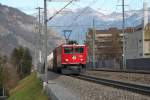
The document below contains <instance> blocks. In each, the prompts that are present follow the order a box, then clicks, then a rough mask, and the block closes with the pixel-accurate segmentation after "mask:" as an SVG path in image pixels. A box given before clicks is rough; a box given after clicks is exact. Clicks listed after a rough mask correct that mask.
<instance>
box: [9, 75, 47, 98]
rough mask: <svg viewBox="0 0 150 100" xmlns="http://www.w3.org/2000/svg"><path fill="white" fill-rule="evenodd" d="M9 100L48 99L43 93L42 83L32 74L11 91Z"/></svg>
mask: <svg viewBox="0 0 150 100" xmlns="http://www.w3.org/2000/svg"><path fill="white" fill-rule="evenodd" d="M8 100H48V97H47V96H46V95H45V94H44V92H43V91H42V82H41V81H40V80H39V79H37V77H36V73H32V74H31V75H30V76H28V77H26V78H25V79H23V80H21V81H20V82H19V84H18V85H17V87H16V88H14V89H13V90H11V93H10V97H9V98H8Z"/></svg>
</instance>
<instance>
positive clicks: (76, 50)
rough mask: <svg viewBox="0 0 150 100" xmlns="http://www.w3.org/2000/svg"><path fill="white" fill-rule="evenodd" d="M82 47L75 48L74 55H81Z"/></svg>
mask: <svg viewBox="0 0 150 100" xmlns="http://www.w3.org/2000/svg"><path fill="white" fill-rule="evenodd" d="M83 51H84V50H83V47H77V48H75V53H83Z"/></svg>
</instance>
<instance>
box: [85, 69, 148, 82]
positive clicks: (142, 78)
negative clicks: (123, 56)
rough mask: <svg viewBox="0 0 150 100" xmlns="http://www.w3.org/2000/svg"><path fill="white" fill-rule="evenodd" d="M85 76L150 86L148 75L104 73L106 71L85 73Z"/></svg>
mask: <svg viewBox="0 0 150 100" xmlns="http://www.w3.org/2000/svg"><path fill="white" fill-rule="evenodd" d="M85 74H87V75H92V76H95V77H98V78H108V79H113V80H120V81H127V82H135V83H137V84H148V85H150V74H137V73H122V72H106V71H87V72H86V73H85Z"/></svg>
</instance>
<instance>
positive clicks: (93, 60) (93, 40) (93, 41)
mask: <svg viewBox="0 0 150 100" xmlns="http://www.w3.org/2000/svg"><path fill="white" fill-rule="evenodd" d="M92 47H93V50H92V52H93V56H92V66H93V68H95V20H94V18H93V39H92Z"/></svg>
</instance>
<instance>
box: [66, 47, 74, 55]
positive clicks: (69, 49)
mask: <svg viewBox="0 0 150 100" xmlns="http://www.w3.org/2000/svg"><path fill="white" fill-rule="evenodd" d="M64 53H66V54H72V53H73V48H71V47H65V48H64Z"/></svg>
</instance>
